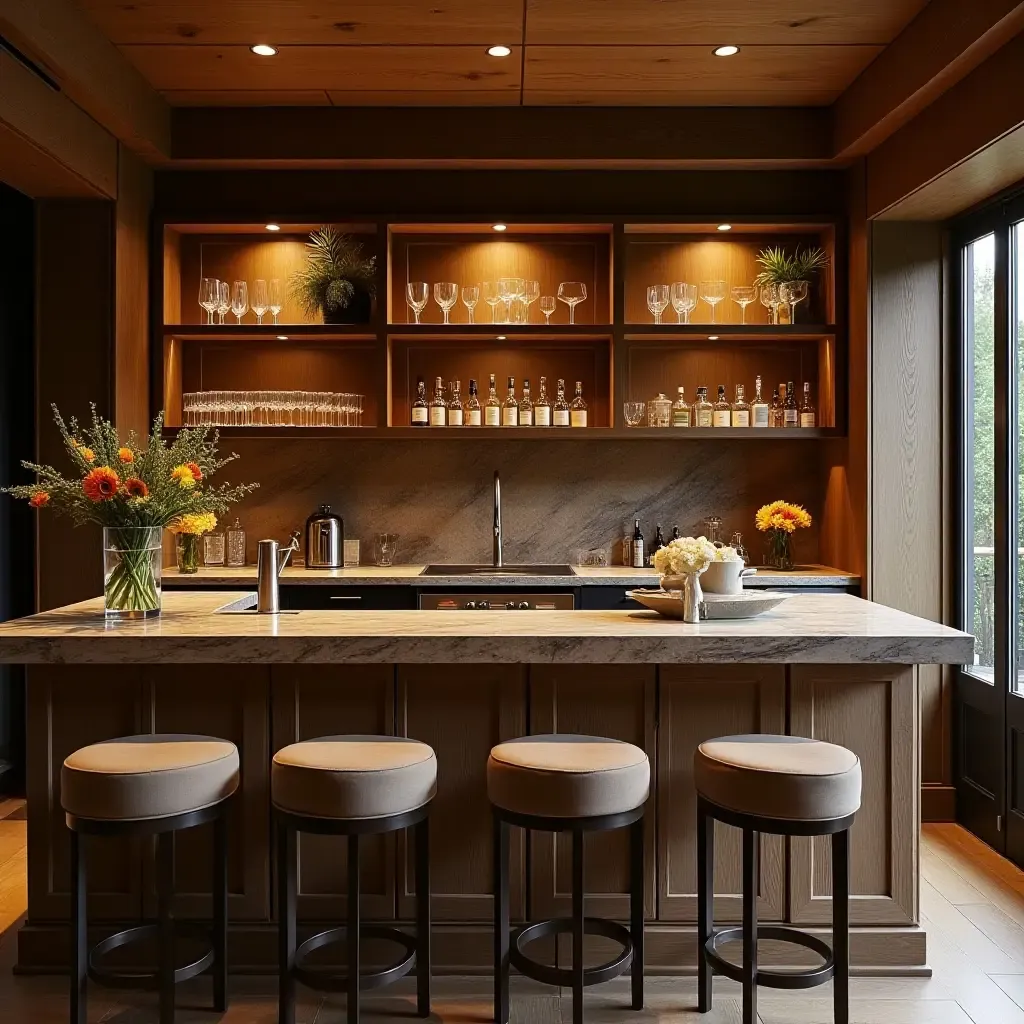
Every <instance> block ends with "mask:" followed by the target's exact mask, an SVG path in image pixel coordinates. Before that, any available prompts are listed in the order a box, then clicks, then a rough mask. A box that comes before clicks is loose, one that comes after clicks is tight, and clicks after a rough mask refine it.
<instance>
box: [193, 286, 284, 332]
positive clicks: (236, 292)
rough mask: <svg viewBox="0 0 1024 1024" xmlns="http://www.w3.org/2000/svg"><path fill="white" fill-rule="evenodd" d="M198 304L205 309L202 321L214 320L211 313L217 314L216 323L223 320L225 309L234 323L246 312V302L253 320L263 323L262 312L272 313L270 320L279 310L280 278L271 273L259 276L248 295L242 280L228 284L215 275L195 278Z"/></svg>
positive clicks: (211, 321)
mask: <svg viewBox="0 0 1024 1024" xmlns="http://www.w3.org/2000/svg"><path fill="white" fill-rule="evenodd" d="M199 305H200V306H202V307H203V309H205V310H206V322H207V324H212V323H213V322H214V320H213V317H214V314H217V315H218V316H220V320H219V321H218V323H224V317H225V316H226V315H227V313H228V310H230V311H231V312H232V313H234V314H235V319H236V321H237V322H238V323H241V322H242V317H243V316H245V314H246V313H248V312H249V309H250V306H251V308H252V311H253V312H254V313H255V314H256V323H258V324H261V323H263V317H264V315H265V314H266V313H268V312H269V313H272V314H273V316H274V323H275V324H276V323H277V316H278V314H279V313H280V312H281V310H282V308H283V307H282V304H281V282H280V281H279V280H278V279H277V278H276V277H275V278H273V279H272V280H271V281H269V282H267V281H264V280H263V279H262V278H261V279H259V280H257V281H256V282H255V283H254V284H253V289H252V296H251V297H250V295H249V284H248V282H246V281H234V282H233V283H232V285H231V287H230V288H228V283H227V281H218V280H217V278H215V277H204V278H202V280H201V281H200V282H199Z"/></svg>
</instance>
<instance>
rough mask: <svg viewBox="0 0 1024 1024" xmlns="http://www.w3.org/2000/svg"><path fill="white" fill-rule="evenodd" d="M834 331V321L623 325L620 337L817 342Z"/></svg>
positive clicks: (668, 339)
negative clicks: (816, 322)
mask: <svg viewBox="0 0 1024 1024" xmlns="http://www.w3.org/2000/svg"><path fill="white" fill-rule="evenodd" d="M838 333H839V331H838V328H837V327H836V325H835V324H779V325H774V324H627V325H626V327H625V332H624V334H623V337H624V338H625V340H626V341H646V340H648V339H651V338H657V339H663V340H667V341H673V340H678V341H681V342H686V341H693V340H696V341H709V340H718V341H725V342H734V341H818V340H819V339H821V338H834V337H835V336H836V334H838ZM714 335H717V338H712V336H714Z"/></svg>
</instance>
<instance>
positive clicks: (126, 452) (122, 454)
mask: <svg viewBox="0 0 1024 1024" xmlns="http://www.w3.org/2000/svg"><path fill="white" fill-rule="evenodd" d="M117 457H118V458H119V459H120V460H121V461H122V462H124V463H129V462H134V461H135V452H133V451H132V450H131V448H118V449H117Z"/></svg>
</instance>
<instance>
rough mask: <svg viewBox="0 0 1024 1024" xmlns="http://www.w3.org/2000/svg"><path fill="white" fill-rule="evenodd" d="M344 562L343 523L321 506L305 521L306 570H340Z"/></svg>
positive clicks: (328, 508)
mask: <svg viewBox="0 0 1024 1024" xmlns="http://www.w3.org/2000/svg"><path fill="white" fill-rule="evenodd" d="M344 562H345V523H344V521H343V520H342V518H341V516H339V515H338V514H337V513H335V512H332V511H331V506H330V505H321V506H320V507H319V508H318V509H317V510H316V511H315V512H314V513H313V514H312V515H311V516H310V517H309V518H308V519H307V520H306V568H307V569H340V568H342V566H343V565H344Z"/></svg>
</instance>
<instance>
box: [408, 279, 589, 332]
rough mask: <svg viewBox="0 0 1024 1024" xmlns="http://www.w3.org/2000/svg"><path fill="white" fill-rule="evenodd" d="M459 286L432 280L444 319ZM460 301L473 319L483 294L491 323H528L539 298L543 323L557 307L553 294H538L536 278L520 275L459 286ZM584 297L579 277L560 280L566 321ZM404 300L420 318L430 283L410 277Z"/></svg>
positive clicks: (560, 295) (454, 299)
mask: <svg viewBox="0 0 1024 1024" xmlns="http://www.w3.org/2000/svg"><path fill="white" fill-rule="evenodd" d="M459 294H460V293H459V286H458V284H456V282H454V281H437V282H435V284H434V301H435V302H436V303H437V304H438V306H440V307H441V311H442V313H443V314H444V322H445V323H446V324H448V323H451V320H450V319H449V318H448V314H449V311H450V310H451V308H452V306H454V305H455V304H456V302H458V300H459ZM461 295H462V304H463V305H464V306H465V307H466V309H467V310H468V315H469V320H468V323H471V324H472V323H475V322H476V321H475V320H474V310H475V309H476V307H477V303H479V301H480V299H481V298H482V299H483V300H484V302H485V303H486V304H487V305H488V306H490V307H491V323H492V324H528V323H529V322H530V306H532V305H533V304H534V303H535V302H536V301H537V300H538V299H540V311H541V312H542V313H543V314H544V317H545V323H548V324H550V323H551V314H552V313H554V311H555V309H556V308H557V304H556V296H554V295H541V293H540V282H539V281H527V280H526V279H525V278H522V277H502V278H499V279H498V280H497V281H484V282H483V283H482V284H473V285H466V286H464V287H463V288H462V291H461ZM586 297H587V286H586V285H585V284H584V283H583V282H582V281H563V282H562V283H561V284H560V285H559V286H558V294H557V298H558V299H559V300H561V301H562V302H564V303H565V304H566V305H567V306H568V307H569V323H571V324H572V323H575V322H576V320H575V316H574V312H575V309H576V306H577V305H579V303H581V302H583V301H584V300H585V299H586ZM405 301H406V302H407V303H408V304H409V308H410V309H411V310H412V312H413V317H414V318H415V319H414V321H413V322H414V323H417V324H418V323H419V322H420V314H421V313H422V312H423V310H424V309H426V307H427V303H428V302H429V301H430V285H429V284H427V282H426V281H410V282H409V283H408V284H406V286H405Z"/></svg>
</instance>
